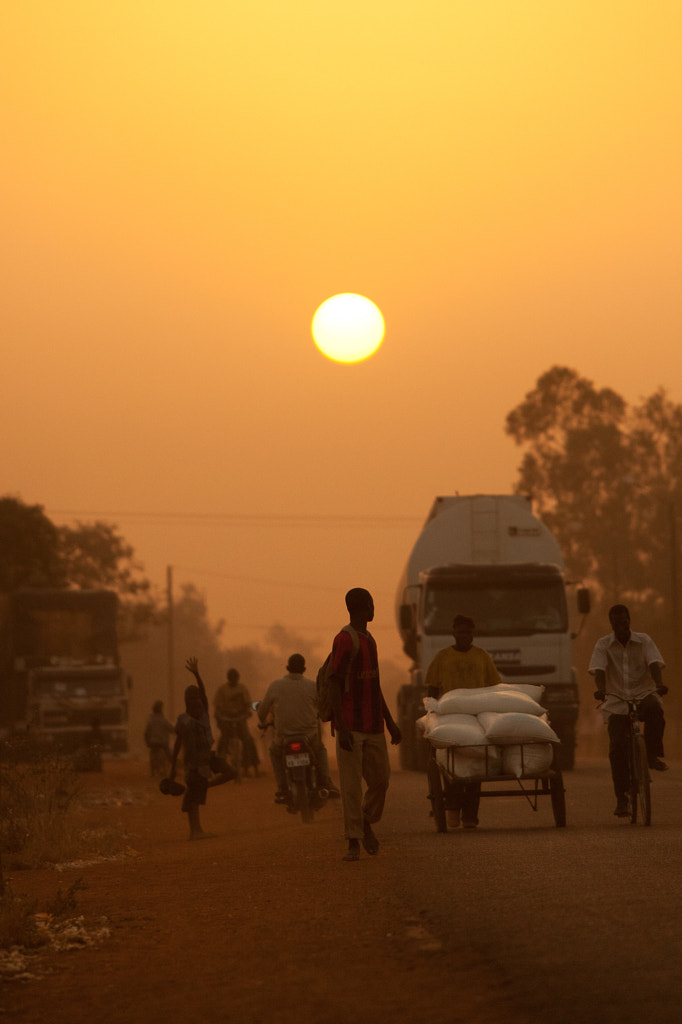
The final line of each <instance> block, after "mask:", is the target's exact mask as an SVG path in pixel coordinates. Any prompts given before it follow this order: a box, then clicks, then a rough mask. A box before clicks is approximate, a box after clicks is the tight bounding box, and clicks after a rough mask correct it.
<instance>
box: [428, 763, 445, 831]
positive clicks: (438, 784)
mask: <svg viewBox="0 0 682 1024" xmlns="http://www.w3.org/2000/svg"><path fill="white" fill-rule="evenodd" d="M426 774H427V778H428V780H429V800H430V801H431V807H432V808H433V819H434V821H435V822H436V830H437V831H438V832H447V830H448V824H447V821H446V819H445V794H444V793H443V782H442V780H441V777H440V768H439V767H438V765H437V763H436V761H435V760H433V759H432V760H431V761H429V766H428V768H427V771H426Z"/></svg>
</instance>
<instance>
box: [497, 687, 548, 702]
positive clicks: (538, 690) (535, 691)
mask: <svg viewBox="0 0 682 1024" xmlns="http://www.w3.org/2000/svg"><path fill="white" fill-rule="evenodd" d="M490 689H491V690H502V691H504V690H514V691H515V692H516V693H525V695H526V697H531V698H532V699H533V700H535V701H537V702H538V704H539V703H540V699H541V697H542V695H543V693H544V692H545V688H544V686H536V685H535V684H534V683H496V684H495V685H494V686H491V687H490Z"/></svg>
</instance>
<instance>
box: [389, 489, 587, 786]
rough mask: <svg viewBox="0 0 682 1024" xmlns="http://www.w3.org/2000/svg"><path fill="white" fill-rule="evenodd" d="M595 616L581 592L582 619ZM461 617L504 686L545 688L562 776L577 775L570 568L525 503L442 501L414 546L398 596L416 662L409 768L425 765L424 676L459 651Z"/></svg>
mask: <svg viewBox="0 0 682 1024" xmlns="http://www.w3.org/2000/svg"><path fill="white" fill-rule="evenodd" d="M587 607H588V600H587V597H586V592H582V595H581V599H580V610H581V611H583V612H584V611H585V610H586V608H587ZM456 614H463V615H468V616H470V617H471V618H473V620H474V622H475V624H476V631H475V637H474V643H475V644H476V645H477V646H479V647H482V648H484V650H486V651H488V653H489V654H490V655H491V657H492V659H493V661H494V662H495V665H496V666H497V670H498V672H499V673H500V676H501V678H502V680H503V682H506V683H510V684H512V685H513V684H514V683H515V682H516V683H520V682H526V683H534V684H535V685H542V686H544V688H545V689H544V696H543V703H544V704H545V706H546V707H547V710H548V713H549V716H550V720H551V723H552V727H553V729H554V730H555V731H556V732H557V734H558V735H559V737H560V739H561V741H562V743H561V747H560V748H559V750H560V753H559V760H560V761H561V767H563V768H571V767H572V766H573V762H574V750H575V728H576V722H577V717H578V687H577V682H576V679H575V673H574V672H573V669H572V667H571V639H572V633H571V628H570V622H569V610H568V604H567V597H566V584H565V580H564V575H563V562H562V558H561V552H560V550H559V546H558V544H557V542H556V539H555V538H554V537H553V535H552V534H551V533H550V531H549V530H548V529H547V527H546V526H545V525H544V524H543V523H541V521H540V520H538V519H537V518H536V517H535V516H533V514H532V512H531V508H530V502H529V500H528V499H527V498H524V497H522V496H517V495H491V496H488V495H475V496H472V497H460V496H455V497H452V498H437V499H436V502H435V503H434V506H433V508H432V510H431V513H430V515H429V517H428V519H427V521H426V523H425V525H424V528H423V530H422V533H421V534H420V536H419V538H418V539H417V542H416V543H415V546H414V548H413V550H412V553H411V555H410V558H409V560H408V563H407V566H406V569H405V572H404V574H403V579H402V580H401V585H400V586H399V588H398V594H397V620H398V628H399V630H400V633H401V636H402V639H403V648H404V650H405V653H406V654H407V655H408V656H409V657H410V658H411V659H412V666H411V668H410V682H409V683H408V684H407V685H406V686H405V687H403V688H402V689H401V691H400V693H399V697H398V710H399V724H400V728H401V730H402V731H403V734H404V735H406V736H407V742H406V744H405V747H404V750H403V757H402V763H403V767H405V768H422V767H423V766H424V765H423V761H424V757H425V754H424V751H423V750H422V749H421V746H420V741H419V739H418V738H417V736H416V734H415V729H414V722H415V720H416V718H418V717H419V716H420V715H421V714H423V704H422V698H423V697H424V695H425V691H424V685H423V681H424V678H425V675H426V670H427V669H428V667H429V665H430V664H431V661H432V660H433V658H434V656H435V654H436V653H437V651H439V650H441V649H442V648H443V647H447V646H448V645H449V644H451V643H452V620H453V618H454V616H455V615H456Z"/></svg>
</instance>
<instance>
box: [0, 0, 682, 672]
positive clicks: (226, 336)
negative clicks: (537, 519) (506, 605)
mask: <svg viewBox="0 0 682 1024" xmlns="http://www.w3.org/2000/svg"><path fill="white" fill-rule="evenodd" d="M681 39H682V5H680V3H679V0H669V2H657V0H652V2H650V3H646V4H645V3H642V2H641V0H638V2H629V0H617V2H615V0H614V2H611V0H599V2H598V3H595V0H589V2H588V0H571V2H570V3H568V2H559V0H556V2H554V0H498V2H492V0H489V2H486V0H476V2H472V0H307V2H304V0H250V2H249V3H237V2H235V0H232V2H229V0H156V2H153V0H107V2H105V0H81V2H76V0H59V2H58V3H56V2H55V0H21V2H19V0H16V2H15V0H10V2H6V3H5V4H3V5H2V13H1V14H0V77H1V79H2V88H1V92H0V96H1V100H0V103H1V104H2V115H3V116H2V121H3V128H2V140H3V142H2V151H3V156H2V160H1V161H0V203H1V204H2V223H3V228H2V240H3V244H2V266H1V273H2V281H3V293H4V296H3V303H2V305H3V322H4V323H3V345H2V352H3V355H2V369H1V373H2V380H3V388H2V402H1V403H0V417H1V420H0V422H2V425H3V432H4V437H5V444H4V445H3V452H2V463H1V466H2V471H1V474H0V493H5V494H7V493H9V494H14V495H18V496H20V497H21V498H23V500H24V501H27V502H30V503H40V504H42V505H44V506H45V507H46V510H47V511H48V513H49V514H50V515H51V516H52V517H53V518H54V519H55V521H57V522H64V521H73V520H74V519H76V518H80V519H82V520H92V519H93V518H95V517H99V518H107V519H110V520H112V521H114V522H116V523H118V525H119V527H120V529H121V532H122V533H123V534H124V536H125V537H126V538H127V539H128V540H130V541H131V543H133V544H134V546H135V548H136V550H137V553H138V555H139V557H140V559H141V560H142V561H143V562H144V563H145V566H146V569H147V571H148V573H149V575H150V576H151V577H152V579H153V580H154V581H155V582H157V583H158V584H159V585H163V584H164V577H165V567H166V565H169V564H170V565H173V566H174V567H175V580H176V582H177V584H178V586H179V584H180V583H181V582H183V580H192V581H194V582H195V583H196V584H197V585H198V586H199V588H200V589H202V590H203V591H204V592H205V593H206V595H207V597H208V600H209V609H210V612H211V615H212V616H213V617H214V618H217V617H225V618H226V619H227V621H228V624H229V629H228V632H227V633H226V639H227V640H229V641H230V642H248V641H252V640H256V639H259V638H260V637H262V634H263V628H262V627H263V626H267V625H268V624H269V623H271V622H272V621H273V620H277V621H279V622H281V623H283V624H284V625H287V626H290V627H291V628H292V629H297V630H303V629H307V628H310V629H311V631H312V633H311V636H313V637H314V636H321V637H323V638H326V637H329V639H331V635H332V632H333V631H334V629H335V628H336V627H338V626H339V625H341V624H342V622H343V620H344V608H343V594H344V592H345V590H346V589H348V587H350V586H355V585H363V586H367V587H369V588H370V589H371V590H373V591H374V592H375V595H376V599H377V621H376V627H377V628H376V634H377V638H378V639H379V641H380V643H381V644H382V645H383V649H384V651H385V652H386V653H393V652H397V651H399V644H398V640H397V634H396V633H395V629H394V625H393V596H394V590H395V586H396V583H397V579H398V577H399V575H400V572H401V570H402V567H403V564H404V562H405V560H406V557H407V554H408V551H409V548H410V546H411V544H412V542H413V540H414V538H415V536H416V534H417V532H418V529H419V526H420V523H421V521H422V520H423V518H424V517H425V515H426V513H427V511H428V509H429V507H430V505H431V502H432V500H433V498H434V496H435V495H437V494H448V493H454V492H455V491H459V492H460V493H470V492H489V493H495V492H504V491H508V490H509V489H510V486H511V484H512V483H513V481H514V479H515V477H516V467H517V465H518V463H519V460H520V454H519V452H518V451H517V450H516V449H515V448H514V446H513V445H512V444H511V442H510V441H509V440H508V439H506V437H505V436H504V433H503V424H504V419H505V416H506V414H507V413H508V412H509V411H510V409H512V408H513V407H514V406H515V405H516V404H517V403H518V402H519V401H520V400H521V399H522V398H523V396H524V394H525V393H526V392H527V391H528V390H529V389H530V388H532V386H533V384H534V383H535V380H536V379H537V377H538V376H539V375H540V374H541V373H543V372H544V371H545V370H547V369H549V367H550V366H552V365H554V364H555V363H561V364H564V365H569V366H572V367H574V368H575V369H577V370H578V371H579V372H581V373H582V374H584V375H585V376H587V377H589V378H591V379H592V380H594V382H595V383H596V384H598V385H599V386H606V385H608V386H611V387H613V388H615V389H616V390H617V391H619V392H620V393H621V394H623V395H624V396H625V397H626V398H627V399H629V400H631V401H634V400H636V399H638V398H639V397H640V396H641V395H644V394H649V393H650V392H652V391H653V390H655V389H656V388H657V387H659V386H665V387H666V388H668V390H669V393H670V395H671V397H672V398H673V399H675V400H677V401H682V382H681V381H680V376H679V369H680V365H681V363H682V356H681V355H680V341H681V334H682V331H681V327H682V311H681V305H680V266H681V260H680V256H681V250H682V230H681V227H682V224H681V221H682V210H681V206H682V188H681V187H680V186H681V182H682V173H681V172H682V130H681V125H682V109H681V107H682V104H681V99H682V61H681V60H680V41H681ZM343 291H354V292H359V293H361V294H364V295H366V296H368V297H369V298H371V299H372V300H373V301H374V302H375V303H377V305H378V306H379V307H380V309H381V310H382V312H383V314H384V317H385V320H386V339H385V341H384V344H383V346H382V348H381V349H380V350H379V352H378V354H377V355H375V356H374V357H373V358H372V359H370V360H369V361H368V362H366V363H363V364H360V365H357V366H341V365H337V364H334V363H331V362H329V361H328V360H326V359H325V358H324V357H323V356H322V355H321V354H320V353H319V352H318V350H317V349H316V348H315V346H314V344H313V342H312V340H311V337H310V321H311V318H312V316H313V313H314V312H315V309H316V308H317V306H318V305H319V304H320V303H321V302H322V301H323V300H324V299H326V298H328V297H329V296H331V295H333V294H335V293H338V292H343ZM133 513H135V515H133ZM143 513H144V514H146V515H147V517H148V518H145V517H143V516H142V514H143ZM152 514H153V515H152ZM236 516H241V517H243V518H242V519H236V518H229V517H236ZM280 516H283V517H291V518H290V519H288V520H287V523H288V525H282V523H281V521H279V520H278V519H277V518H276V517H280ZM330 516H337V517H340V518H339V520H337V521H336V522H333V521H330V520H329V519H328V518H326V517H330ZM254 517H255V518H254ZM305 517H310V520H307V519H306V518H305ZM325 642H326V640H325Z"/></svg>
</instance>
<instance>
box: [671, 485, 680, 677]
mask: <svg viewBox="0 0 682 1024" xmlns="http://www.w3.org/2000/svg"><path fill="white" fill-rule="evenodd" d="M668 515H669V517H670V518H669V522H670V613H671V618H672V627H673V644H674V650H673V655H674V658H675V661H674V664H673V671H674V673H675V675H676V676H677V675H678V674H679V672H680V667H681V662H682V655H681V653H680V599H679V584H678V580H677V573H678V556H677V509H676V507H675V501H674V499H672V498H671V499H670V502H669V504H668Z"/></svg>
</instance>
